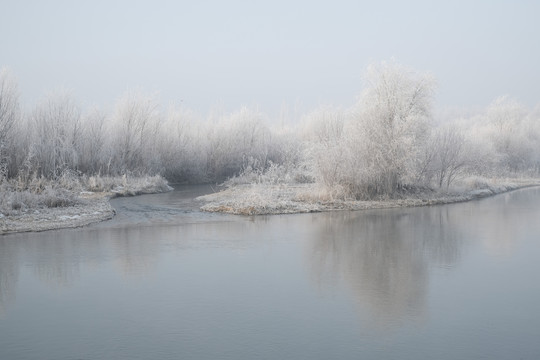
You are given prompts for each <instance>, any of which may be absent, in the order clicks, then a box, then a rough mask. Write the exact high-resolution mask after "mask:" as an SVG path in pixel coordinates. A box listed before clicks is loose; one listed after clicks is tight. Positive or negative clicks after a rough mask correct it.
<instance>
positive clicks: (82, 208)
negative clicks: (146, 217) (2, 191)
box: [0, 176, 172, 235]
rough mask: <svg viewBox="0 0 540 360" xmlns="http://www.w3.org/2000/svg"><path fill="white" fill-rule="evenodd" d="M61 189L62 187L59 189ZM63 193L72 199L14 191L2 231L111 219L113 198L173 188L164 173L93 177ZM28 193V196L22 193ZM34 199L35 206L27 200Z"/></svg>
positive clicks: (1, 216)
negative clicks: (81, 187) (74, 188)
mask: <svg viewBox="0 0 540 360" xmlns="http://www.w3.org/2000/svg"><path fill="white" fill-rule="evenodd" d="M56 190H58V189H56ZM61 190H62V196H63V197H64V198H68V199H69V201H58V200H57V199H55V200H56V201H51V200H49V201H48V202H49V203H51V202H52V204H48V205H47V202H45V204H44V202H43V201H36V200H35V198H36V197H38V195H36V194H29V193H28V191H25V192H12V193H11V194H10V195H12V198H17V200H16V201H17V203H16V204H15V203H14V200H11V204H10V205H11V207H12V208H14V209H10V210H6V209H4V211H3V212H0V235H2V234H9V233H18V232H29V231H46V230H55V229H64V228H76V227H81V226H86V225H90V224H92V223H96V222H100V221H105V220H109V219H111V218H112V217H113V216H114V215H115V210H114V209H113V207H112V206H111V204H110V202H109V200H110V199H112V198H115V197H118V196H134V195H140V194H154V193H162V192H166V191H170V190H172V188H171V187H170V186H169V185H168V184H167V182H166V180H165V179H163V178H162V177H160V176H154V177H142V178H137V177H135V178H126V177H120V178H89V179H86V181H85V182H84V189H83V190H82V191H81V190H80V189H79V190H77V191H75V190H73V189H70V190H68V189H61ZM21 194H24V196H21ZM21 197H22V198H24V200H26V199H27V198H29V199H30V200H28V201H26V203H34V204H35V205H34V206H29V205H28V204H25V203H24V201H23V200H21V199H20V198H21Z"/></svg>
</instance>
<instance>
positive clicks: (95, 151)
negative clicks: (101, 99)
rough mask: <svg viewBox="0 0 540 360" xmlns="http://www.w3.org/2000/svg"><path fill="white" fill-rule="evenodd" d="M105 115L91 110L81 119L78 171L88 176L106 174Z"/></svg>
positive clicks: (96, 110) (97, 110)
mask: <svg viewBox="0 0 540 360" xmlns="http://www.w3.org/2000/svg"><path fill="white" fill-rule="evenodd" d="M105 126H106V115H105V113H103V112H102V111H100V110H99V109H96V108H94V109H92V110H91V111H90V112H89V113H87V114H85V115H84V116H83V117H82V132H83V136H82V137H81V145H80V147H81V156H80V166H79V168H80V170H81V171H82V172H84V173H86V174H88V175H93V174H98V173H106V172H107V169H106V165H107V163H108V160H109V159H108V157H107V153H106V131H105Z"/></svg>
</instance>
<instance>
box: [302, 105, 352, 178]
mask: <svg viewBox="0 0 540 360" xmlns="http://www.w3.org/2000/svg"><path fill="white" fill-rule="evenodd" d="M345 118H346V116H345V113H344V112H343V111H341V110H340V109H334V108H330V107H326V108H320V109H318V110H315V111H313V112H311V113H310V114H308V115H307V116H306V118H305V119H304V125H303V137H304V139H305V141H307V146H306V156H307V158H308V162H309V163H310V165H311V166H310V168H311V171H312V173H313V175H314V177H315V179H317V181H319V182H320V183H322V184H323V185H324V186H327V187H335V186H338V185H340V184H341V183H343V181H344V180H345V177H346V172H347V167H348V166H350V164H349V163H347V161H346V159H345V156H346V151H347V149H346V148H345V147H346V144H345V134H344V126H345Z"/></svg>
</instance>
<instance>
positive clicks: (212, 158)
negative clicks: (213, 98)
mask: <svg viewBox="0 0 540 360" xmlns="http://www.w3.org/2000/svg"><path fill="white" fill-rule="evenodd" d="M270 135H271V134H270V131H269V129H268V127H267V126H266V125H265V123H264V116H263V114H262V113H261V112H259V111H258V110H252V109H249V108H247V107H243V108H242V109H240V111H237V112H234V113H232V114H230V115H228V116H225V117H223V118H221V119H220V120H219V121H218V122H217V123H215V124H212V126H211V128H210V130H209V133H208V138H209V144H208V157H207V159H208V163H207V174H208V176H209V178H210V179H214V180H223V179H225V178H227V177H229V176H232V175H235V174H238V173H239V172H240V171H241V170H242V169H243V168H245V167H247V166H250V167H257V168H263V169H264V168H265V167H266V166H267V161H268V151H269V144H270V141H271V136H270Z"/></svg>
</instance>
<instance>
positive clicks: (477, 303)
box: [0, 187, 540, 359]
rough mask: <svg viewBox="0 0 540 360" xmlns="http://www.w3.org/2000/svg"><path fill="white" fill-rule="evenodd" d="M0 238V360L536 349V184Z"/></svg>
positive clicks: (459, 354) (149, 219)
mask: <svg viewBox="0 0 540 360" xmlns="http://www.w3.org/2000/svg"><path fill="white" fill-rule="evenodd" d="M206 191H208V188H204V187H180V188H178V189H177V191H174V192H171V193H168V194H159V195H144V196H140V197H134V198H123V199H116V200H114V201H113V205H114V206H115V207H116V209H117V210H118V216H117V217H115V219H113V220H111V221H109V222H104V223H101V224H97V225H92V226H89V227H86V228H82V229H68V230H59V231H48V232H43V233H27V234H12V235H6V236H2V237H0V359H180V358H181V359H217V358H219V359H255V358H257V359H331V358H335V359H358V358H365V359H428V358H430V359H538V358H540V343H539V341H538V339H540V282H539V281H538V274H539V273H540V262H539V261H538V259H540V223H539V221H538V220H539V219H540V190H539V189H526V190H519V191H515V192H511V193H507V194H503V195H499V196H496V197H492V198H488V199H483V200H481V201H473V202H468V203H462V204H453V205H445V206H433V207H422V208H408V209H387V210H373V211H358V212H332V213H320V214H300V215H284V216H266V217H265V216H263V217H247V216H246V217H242V216H233V215H222V214H207V213H201V212H199V211H198V210H197V204H196V203H194V202H193V201H192V198H193V195H194V194H200V193H204V192H206Z"/></svg>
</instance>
